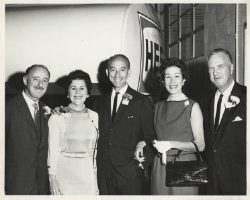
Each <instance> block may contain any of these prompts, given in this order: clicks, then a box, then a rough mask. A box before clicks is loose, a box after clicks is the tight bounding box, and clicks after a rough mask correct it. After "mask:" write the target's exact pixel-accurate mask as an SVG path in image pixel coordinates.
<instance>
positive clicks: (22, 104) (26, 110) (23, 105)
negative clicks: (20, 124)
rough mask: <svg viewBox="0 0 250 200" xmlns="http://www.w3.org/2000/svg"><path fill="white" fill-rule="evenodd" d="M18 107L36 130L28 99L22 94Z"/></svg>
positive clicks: (19, 97)
mask: <svg viewBox="0 0 250 200" xmlns="http://www.w3.org/2000/svg"><path fill="white" fill-rule="evenodd" d="M18 109H19V111H20V112H21V113H22V114H23V115H24V117H25V118H26V119H27V121H28V122H29V124H30V126H32V127H33V128H34V129H35V130H36V126H35V122H34V120H33V118H32V116H31V113H30V110H29V108H28V105H27V103H26V101H25V100H24V98H23V96H22V95H19V96H18Z"/></svg>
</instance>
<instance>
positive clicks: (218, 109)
mask: <svg viewBox="0 0 250 200" xmlns="http://www.w3.org/2000/svg"><path fill="white" fill-rule="evenodd" d="M222 97H223V94H220V97H219V100H218V102H217V108H216V115H215V121H214V129H215V130H216V129H217V128H218V125H219V120H220V108H221V101H222Z"/></svg>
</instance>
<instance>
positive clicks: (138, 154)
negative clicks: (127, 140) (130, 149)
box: [135, 141, 146, 163]
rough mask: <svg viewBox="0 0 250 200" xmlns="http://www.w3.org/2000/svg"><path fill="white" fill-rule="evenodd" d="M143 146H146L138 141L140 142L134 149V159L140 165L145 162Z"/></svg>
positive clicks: (143, 142)
mask: <svg viewBox="0 0 250 200" xmlns="http://www.w3.org/2000/svg"><path fill="white" fill-rule="evenodd" d="M145 146H146V142H145V141H140V142H138V144H137V145H136V148H135V159H136V160H138V161H139V162H140V163H142V162H144V161H145V157H144V154H143V148H144V147H145Z"/></svg>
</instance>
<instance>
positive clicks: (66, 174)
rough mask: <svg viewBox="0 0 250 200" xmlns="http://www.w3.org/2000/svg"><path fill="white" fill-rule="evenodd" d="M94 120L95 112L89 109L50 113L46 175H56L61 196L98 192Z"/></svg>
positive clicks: (95, 124) (95, 123)
mask: <svg viewBox="0 0 250 200" xmlns="http://www.w3.org/2000/svg"><path fill="white" fill-rule="evenodd" d="M91 116H92V117H91ZM96 119H98V116H97V113H95V112H94V111H91V110H88V111H87V112H81V111H80V112H77V111H70V112H69V113H66V114H61V115H52V116H51V118H50V120H49V155H48V165H49V174H54V175H56V179H57V181H58V183H59V185H60V188H61V190H62V193H63V195H96V194H98V187H97V178H96V163H95V152H96V142H97V136H98V135H97V134H98V133H97V127H96V126H97V124H98V123H97V122H96V121H97V120H96Z"/></svg>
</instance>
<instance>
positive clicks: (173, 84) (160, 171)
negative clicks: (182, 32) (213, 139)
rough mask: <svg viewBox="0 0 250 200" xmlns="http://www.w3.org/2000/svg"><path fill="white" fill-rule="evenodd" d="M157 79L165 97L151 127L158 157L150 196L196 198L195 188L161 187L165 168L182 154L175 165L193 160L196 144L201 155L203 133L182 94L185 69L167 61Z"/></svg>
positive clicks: (195, 110)
mask: <svg viewBox="0 0 250 200" xmlns="http://www.w3.org/2000/svg"><path fill="white" fill-rule="evenodd" d="M160 72H161V78H162V82H163V84H164V86H165V87H166V89H167V91H168V93H169V96H168V98H167V99H166V100H164V101H160V102H158V103H156V105H155V114H154V126H155V131H156V137H157V140H155V141H154V142H153V144H154V147H155V148H156V150H157V151H158V154H157V155H156V156H155V158H154V163H153V168H152V179H151V194H155V195H197V194H198V192H199V188H198V187H168V186H166V185H165V180H166V171H165V170H166V164H167V162H169V161H172V160H173V159H174V157H175V156H176V154H177V152H178V150H182V152H181V154H180V155H179V156H178V158H177V161H180V160H181V161H184V160H185V161H187V160H196V156H195V154H194V151H195V146H194V144H193V143H192V142H194V143H196V145H197V146H198V149H199V150H200V151H203V150H204V148H205V143H204V130H203V116H202V113H201V109H200V106H199V104H198V103H197V102H195V101H194V100H192V99H190V98H188V97H187V96H186V95H185V94H184V93H183V92H182V87H183V85H184V84H185V81H186V77H187V73H186V66H185V63H183V62H182V61H181V60H179V59H177V58H170V59H168V60H167V61H166V62H165V63H163V64H162V66H161V67H160Z"/></svg>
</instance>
